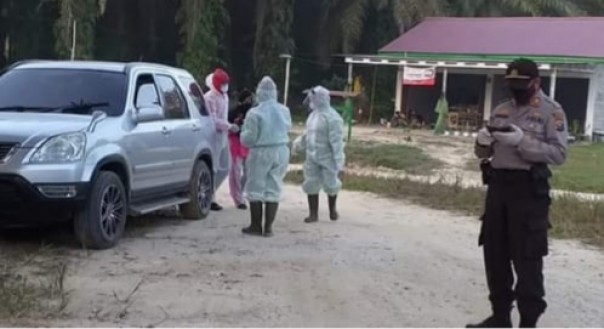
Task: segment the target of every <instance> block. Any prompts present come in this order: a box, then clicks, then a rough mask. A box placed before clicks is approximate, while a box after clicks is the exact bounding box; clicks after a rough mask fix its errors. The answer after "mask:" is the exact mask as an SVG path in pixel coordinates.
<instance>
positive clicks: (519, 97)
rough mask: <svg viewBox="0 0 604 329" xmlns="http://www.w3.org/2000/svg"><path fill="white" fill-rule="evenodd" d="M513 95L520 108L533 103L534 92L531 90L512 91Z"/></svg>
mask: <svg viewBox="0 0 604 329" xmlns="http://www.w3.org/2000/svg"><path fill="white" fill-rule="evenodd" d="M510 91H511V93H512V97H514V100H515V101H516V104H518V105H520V106H524V105H528V104H529V103H530V102H531V98H532V97H533V95H534V94H535V93H534V90H533V89H532V88H530V89H510Z"/></svg>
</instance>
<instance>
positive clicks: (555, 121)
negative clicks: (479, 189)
mask: <svg viewBox="0 0 604 329" xmlns="http://www.w3.org/2000/svg"><path fill="white" fill-rule="evenodd" d="M505 79H506V82H507V86H508V88H509V91H510V92H511V96H512V99H511V100H510V101H508V102H505V103H503V104H501V105H499V106H498V107H497V108H495V110H494V111H493V113H492V116H491V118H490V122H489V125H488V126H487V127H485V128H483V129H481V130H480V131H479V133H478V137H477V140H476V147H475V153H476V155H477V156H478V158H480V159H483V166H482V169H483V177H484V179H485V184H488V192H487V197H486V204H485V213H484V216H483V217H482V227H481V232H480V237H479V245H481V246H483V251H484V263H485V269H486V277H487V284H488V287H489V293H490V295H489V299H490V301H491V307H492V310H493V314H492V316H490V317H489V318H487V319H486V320H484V321H483V322H481V323H479V324H475V325H468V326H467V327H468V328H493V327H512V321H511V317H510V312H511V308H512V303H513V301H514V300H516V302H517V306H518V310H519V312H520V327H522V328H530V327H536V326H537V321H538V319H539V317H540V316H541V314H543V313H544V312H545V309H546V307H547V304H546V302H545V300H544V296H545V290H544V286H543V257H544V256H546V255H547V253H548V241H547V239H548V238H547V230H548V228H549V207H550V203H551V199H550V196H549V191H550V186H549V178H550V177H551V172H550V171H549V168H548V165H561V164H562V163H564V161H565V160H566V148H567V137H568V132H567V122H566V116H565V114H564V111H563V110H562V108H561V107H560V105H559V104H558V103H556V102H555V101H554V100H552V99H551V98H549V97H548V96H546V95H545V94H544V93H543V91H542V90H541V86H540V83H541V79H540V78H539V69H538V67H537V64H535V63H534V62H533V61H531V60H528V59H518V60H516V61H514V62H512V63H511V64H510V65H509V66H508V68H507V70H506V76H505ZM484 159H490V160H488V162H484V161H487V160H484ZM512 269H513V270H512ZM514 271H515V274H516V285H515V286H514Z"/></svg>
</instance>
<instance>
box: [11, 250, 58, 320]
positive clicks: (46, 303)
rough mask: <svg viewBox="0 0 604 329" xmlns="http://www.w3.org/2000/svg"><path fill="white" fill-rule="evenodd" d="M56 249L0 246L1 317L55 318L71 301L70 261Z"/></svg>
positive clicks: (15, 318)
mask: <svg viewBox="0 0 604 329" xmlns="http://www.w3.org/2000/svg"><path fill="white" fill-rule="evenodd" d="M54 252H55V251H54V250H52V249H50V248H45V247H43V248H41V249H39V250H34V251H27V250H11V251H10V252H6V251H5V250H3V249H0V320H8V321H19V320H22V319H26V320H27V319H32V318H46V319H48V318H52V317H56V316H59V315H61V314H63V312H64V310H65V308H66V307H67V305H68V304H69V293H68V291H67V290H66V288H65V280H66V278H67V269H68V267H67V264H66V263H65V262H63V261H61V260H57V259H56V258H55V257H53V254H54Z"/></svg>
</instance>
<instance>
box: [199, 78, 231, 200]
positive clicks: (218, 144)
mask: <svg viewBox="0 0 604 329" xmlns="http://www.w3.org/2000/svg"><path fill="white" fill-rule="evenodd" d="M229 82H230V78H229V76H228V74H227V73H226V72H225V71H223V70H221V69H216V70H215V71H214V73H212V74H210V75H208V76H207V77H206V86H207V87H208V88H209V89H210V90H209V91H208V92H207V93H206V94H205V95H204V99H205V103H206V108H207V109H208V112H209V114H210V117H211V118H212V121H213V122H214V125H215V127H216V140H215V145H214V148H215V149H214V151H215V152H216V154H217V160H218V161H217V162H216V164H215V165H216V168H215V175H214V182H215V184H214V185H215V189H216V190H217V189H218V188H219V187H220V185H221V184H222V183H223V182H224V181H225V179H226V177H227V176H228V174H229V171H230V165H231V156H230V150H229V142H228V133H229V132H238V131H239V127H238V126H237V125H234V124H231V123H229V121H228V112H229V96H228V91H229ZM211 210H213V211H220V210H222V206H220V205H219V204H218V203H216V201H215V200H213V202H212V206H211Z"/></svg>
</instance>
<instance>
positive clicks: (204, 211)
mask: <svg viewBox="0 0 604 329" xmlns="http://www.w3.org/2000/svg"><path fill="white" fill-rule="evenodd" d="M189 196H190V198H191V201H190V202H189V203H186V204H183V205H181V206H180V212H181V214H182V216H183V217H184V218H186V219H191V220H198V219H204V218H206V217H208V215H209V214H210V207H211V205H212V199H213V198H214V179H213V175H212V170H210V167H209V166H208V165H207V164H206V163H205V162H204V161H198V162H197V163H196V164H195V168H194V169H193V176H192V177H191V182H190V184H189Z"/></svg>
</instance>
